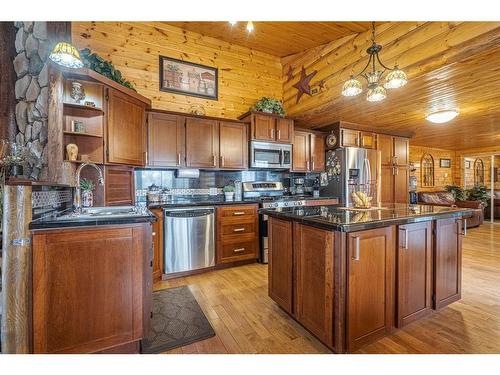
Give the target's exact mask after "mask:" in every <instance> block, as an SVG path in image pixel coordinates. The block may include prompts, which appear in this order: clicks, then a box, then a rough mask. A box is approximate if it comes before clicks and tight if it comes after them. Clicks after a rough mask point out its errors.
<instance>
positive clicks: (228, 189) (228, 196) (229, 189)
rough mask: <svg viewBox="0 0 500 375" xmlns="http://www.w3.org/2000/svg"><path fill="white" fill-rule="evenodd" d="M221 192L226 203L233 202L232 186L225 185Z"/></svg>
mask: <svg viewBox="0 0 500 375" xmlns="http://www.w3.org/2000/svg"><path fill="white" fill-rule="evenodd" d="M222 191H223V192H224V197H225V199H226V201H233V200H234V185H233V184H230V185H226V186H224V187H223V188H222Z"/></svg>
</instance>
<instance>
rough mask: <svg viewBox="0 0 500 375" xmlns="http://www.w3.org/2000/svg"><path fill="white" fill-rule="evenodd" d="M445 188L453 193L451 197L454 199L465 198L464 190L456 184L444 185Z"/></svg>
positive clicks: (462, 199)
mask: <svg viewBox="0 0 500 375" xmlns="http://www.w3.org/2000/svg"><path fill="white" fill-rule="evenodd" d="M446 190H447V191H450V192H452V193H453V198H455V200H456V201H464V200H466V199H467V194H466V192H465V190H464V189H462V188H461V187H460V186H458V185H448V186H446Z"/></svg>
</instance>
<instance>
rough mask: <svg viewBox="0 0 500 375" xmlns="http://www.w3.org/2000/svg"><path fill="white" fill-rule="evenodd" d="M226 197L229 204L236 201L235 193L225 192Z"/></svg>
mask: <svg viewBox="0 0 500 375" xmlns="http://www.w3.org/2000/svg"><path fill="white" fill-rule="evenodd" d="M224 197H225V199H226V201H228V202H231V201H234V191H229V192H224Z"/></svg>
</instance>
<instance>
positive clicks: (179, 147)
mask: <svg viewBox="0 0 500 375" xmlns="http://www.w3.org/2000/svg"><path fill="white" fill-rule="evenodd" d="M184 121H185V118H184V117H183V116H178V115H169V114H163V113H152V112H150V113H149V114H148V165H149V166H152V167H173V168H179V167H183V166H185V164H186V161H185V157H186V154H185V133H184Z"/></svg>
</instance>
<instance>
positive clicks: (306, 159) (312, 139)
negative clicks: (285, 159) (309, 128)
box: [292, 130, 325, 172]
mask: <svg viewBox="0 0 500 375" xmlns="http://www.w3.org/2000/svg"><path fill="white" fill-rule="evenodd" d="M292 158H293V161H292V170H293V171H294V172H322V171H324V169H325V137H324V136H323V135H321V134H316V133H312V132H306V131H299V130H297V131H295V133H294V136H293V156H292Z"/></svg>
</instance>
